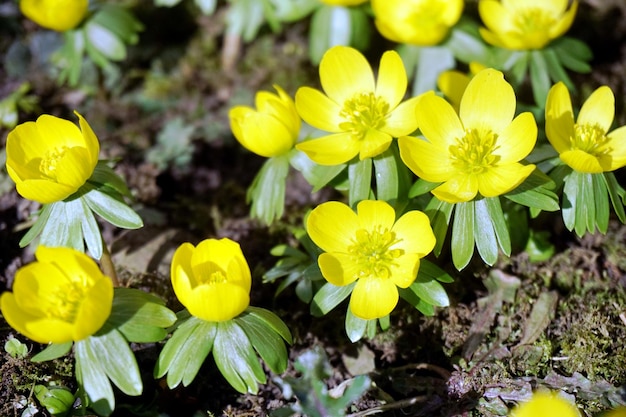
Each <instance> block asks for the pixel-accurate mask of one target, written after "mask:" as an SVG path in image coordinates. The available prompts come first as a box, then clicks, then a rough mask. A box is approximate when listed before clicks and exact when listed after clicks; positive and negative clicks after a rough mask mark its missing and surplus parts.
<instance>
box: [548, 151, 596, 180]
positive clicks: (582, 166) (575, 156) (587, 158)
mask: <svg viewBox="0 0 626 417" xmlns="http://www.w3.org/2000/svg"><path fill="white" fill-rule="evenodd" d="M559 157H560V158H561V160H562V161H563V162H565V163H566V164H567V165H569V166H570V167H572V169H574V170H575V171H578V172H586V173H591V174H599V173H601V172H603V171H604V168H603V167H602V165H601V164H600V161H599V160H598V158H596V157H595V156H593V155H590V154H588V153H587V152H584V151H581V150H580V149H573V150H570V151H565V152H562V153H561V154H560V155H559Z"/></svg>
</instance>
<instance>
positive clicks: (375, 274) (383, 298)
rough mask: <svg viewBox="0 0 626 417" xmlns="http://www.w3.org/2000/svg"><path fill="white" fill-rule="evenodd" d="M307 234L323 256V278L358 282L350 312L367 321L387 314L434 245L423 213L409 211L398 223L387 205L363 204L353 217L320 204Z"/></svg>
mask: <svg viewBox="0 0 626 417" xmlns="http://www.w3.org/2000/svg"><path fill="white" fill-rule="evenodd" d="M306 229H307V233H308V234H309V236H310V237H311V239H312V240H313V242H315V244H316V245H317V246H319V247H320V248H321V249H322V250H323V251H324V252H325V253H322V254H321V255H320V256H319V258H318V264H319V267H320V270H321V272H322V275H323V276H324V278H325V279H326V280H327V281H328V282H330V283H331V284H333V285H337V286H344V285H348V284H351V283H353V282H355V281H356V285H355V287H354V289H353V291H352V295H351V297H350V310H351V311H352V313H353V314H354V315H355V316H357V317H359V318H362V319H365V320H371V319H375V318H380V317H384V316H386V315H388V314H389V313H391V311H392V310H393V309H394V307H395V306H396V304H397V303H398V289H397V287H400V288H407V287H408V286H409V285H411V284H412V283H413V281H414V280H415V278H416V277H417V272H418V269H419V266H420V258H423V257H424V256H426V255H427V254H428V253H429V252H430V251H432V249H433V248H434V246H435V236H434V234H433V231H432V228H431V226H430V223H429V220H428V217H427V216H426V215H425V214H424V213H422V212H421V211H417V210H414V211H409V212H407V213H405V214H403V215H402V216H401V217H400V218H399V219H398V220H396V213H395V211H394V209H393V208H392V207H391V206H390V205H389V204H388V203H386V202H385V201H376V200H364V201H361V202H359V203H358V205H357V211H356V213H355V212H354V211H353V210H352V209H351V208H350V207H348V206H347V205H345V204H343V203H340V202H336V201H330V202H327V203H323V204H321V205H319V206H317V207H316V208H315V209H313V211H312V212H311V214H310V215H309V217H308V219H307V222H306Z"/></svg>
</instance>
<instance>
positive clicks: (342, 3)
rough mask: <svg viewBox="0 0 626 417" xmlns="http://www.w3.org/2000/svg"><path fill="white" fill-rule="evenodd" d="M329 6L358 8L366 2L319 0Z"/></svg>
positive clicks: (361, 0) (362, 0)
mask: <svg viewBox="0 0 626 417" xmlns="http://www.w3.org/2000/svg"><path fill="white" fill-rule="evenodd" d="M320 1H321V2H322V3H324V4H328V5H329V6H358V5H359V4H363V3H365V2H367V0H320Z"/></svg>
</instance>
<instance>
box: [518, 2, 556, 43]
mask: <svg viewBox="0 0 626 417" xmlns="http://www.w3.org/2000/svg"><path fill="white" fill-rule="evenodd" d="M555 23H556V19H555V17H554V16H553V15H551V14H550V13H549V12H548V11H546V10H545V9H540V8H533V7H530V8H522V9H520V10H518V13H516V14H515V17H514V18H513V26H514V27H515V28H516V29H517V32H518V33H519V34H521V35H525V36H531V35H534V34H544V33H548V32H550V29H551V28H552V27H553V26H554V24H555Z"/></svg>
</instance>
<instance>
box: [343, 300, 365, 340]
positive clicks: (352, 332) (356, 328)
mask: <svg viewBox="0 0 626 417" xmlns="http://www.w3.org/2000/svg"><path fill="white" fill-rule="evenodd" d="M369 321H370V320H363V319H362V318H359V317H357V316H355V315H354V313H352V310H350V308H348V310H347V311H346V320H345V329H346V334H347V335H348V339H350V341H351V342H352V343H355V342H358V341H359V340H361V338H362V337H363V336H364V335H365V330H366V329H367V324H368V322H369Z"/></svg>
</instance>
